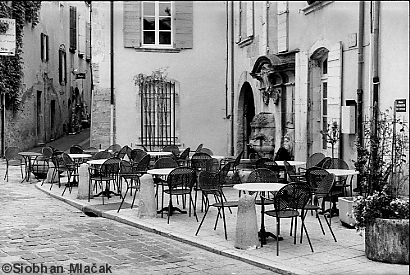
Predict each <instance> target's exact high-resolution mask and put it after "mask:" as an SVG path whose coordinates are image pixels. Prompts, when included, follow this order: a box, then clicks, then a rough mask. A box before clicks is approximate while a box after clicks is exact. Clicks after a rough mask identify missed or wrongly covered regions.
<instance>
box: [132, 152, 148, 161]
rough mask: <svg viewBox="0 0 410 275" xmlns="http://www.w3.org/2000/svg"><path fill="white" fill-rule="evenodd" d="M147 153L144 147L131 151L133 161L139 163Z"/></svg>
mask: <svg viewBox="0 0 410 275" xmlns="http://www.w3.org/2000/svg"><path fill="white" fill-rule="evenodd" d="M146 155H147V152H146V151H144V150H142V149H137V148H136V149H132V151H131V159H130V160H131V161H132V162H134V163H138V162H140V161H141V159H142V158H143V157H145V156H146Z"/></svg>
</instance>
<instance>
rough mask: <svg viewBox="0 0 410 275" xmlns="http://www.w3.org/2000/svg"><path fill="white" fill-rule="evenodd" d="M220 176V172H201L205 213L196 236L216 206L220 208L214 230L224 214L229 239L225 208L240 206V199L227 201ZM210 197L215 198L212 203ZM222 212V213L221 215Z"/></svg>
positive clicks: (200, 179) (200, 182)
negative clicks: (210, 210) (210, 211)
mask: <svg viewBox="0 0 410 275" xmlns="http://www.w3.org/2000/svg"><path fill="white" fill-rule="evenodd" d="M227 165H229V164H227ZM219 178H220V175H218V174H216V175H215V174H213V173H211V172H209V171H205V170H203V171H201V172H200V173H199V178H198V182H199V188H200V189H201V191H202V198H203V200H204V205H205V214H204V216H203V217H202V220H201V223H200V224H199V226H198V229H197V231H196V233H195V236H197V235H198V233H199V230H200V229H201V226H202V224H203V222H204V220H205V218H206V215H207V214H208V211H209V208H210V207H215V208H217V209H218V213H217V214H216V221H215V225H214V230H216V227H217V225H218V220H219V218H220V217H221V216H222V220H223V226H224V232H225V239H226V240H227V239H228V234H227V232H226V219H225V208H230V207H238V201H225V199H224V194H223V191H222V186H221V182H220V180H219ZM210 197H213V198H214V203H212V204H211V203H210ZM221 212H222V215H221Z"/></svg>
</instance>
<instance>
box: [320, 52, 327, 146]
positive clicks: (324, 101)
mask: <svg viewBox="0 0 410 275" xmlns="http://www.w3.org/2000/svg"><path fill="white" fill-rule="evenodd" d="M321 72H322V76H321V91H322V95H321V97H322V101H321V110H322V114H321V123H322V131H323V133H326V132H327V130H328V129H327V128H328V112H327V107H328V106H327V104H328V100H327V98H328V94H327V92H328V91H327V80H328V77H327V57H326V58H324V59H323V60H322V62H321ZM322 149H327V137H326V135H323V139H322Z"/></svg>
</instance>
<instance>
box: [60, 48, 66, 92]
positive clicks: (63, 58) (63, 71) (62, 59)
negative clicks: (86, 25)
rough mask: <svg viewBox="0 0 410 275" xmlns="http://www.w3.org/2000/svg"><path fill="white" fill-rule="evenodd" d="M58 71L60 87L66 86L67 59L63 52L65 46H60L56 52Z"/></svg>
mask: <svg viewBox="0 0 410 275" xmlns="http://www.w3.org/2000/svg"><path fill="white" fill-rule="evenodd" d="M58 70H59V74H58V77H59V81H60V84H61V85H65V84H67V58H66V52H65V46H64V45H63V44H62V45H60V49H59V50H58Z"/></svg>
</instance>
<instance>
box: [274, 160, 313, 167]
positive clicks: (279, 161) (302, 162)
mask: <svg viewBox="0 0 410 275" xmlns="http://www.w3.org/2000/svg"><path fill="white" fill-rule="evenodd" d="M275 162H276V164H277V165H279V166H285V163H284V161H283V160H275ZM287 162H288V163H289V164H290V165H291V166H300V165H305V164H306V162H305V161H297V160H288V161H287ZM266 164H267V165H269V164H270V162H266Z"/></svg>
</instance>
